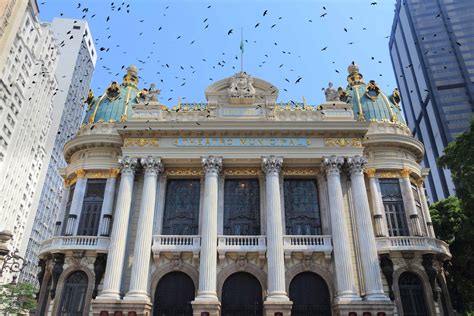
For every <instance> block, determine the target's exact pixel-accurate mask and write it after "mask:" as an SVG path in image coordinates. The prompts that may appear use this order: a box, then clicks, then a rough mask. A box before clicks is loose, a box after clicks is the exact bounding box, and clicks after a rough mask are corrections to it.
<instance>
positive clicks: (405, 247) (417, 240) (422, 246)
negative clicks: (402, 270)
mask: <svg viewBox="0 0 474 316" xmlns="http://www.w3.org/2000/svg"><path fill="white" fill-rule="evenodd" d="M376 242H377V250H378V252H382V253H383V252H390V251H421V252H424V253H435V254H441V255H444V256H446V257H451V252H450V251H449V247H448V244H446V243H445V242H444V241H442V240H439V239H436V238H431V237H414V236H400V237H378V238H376Z"/></svg>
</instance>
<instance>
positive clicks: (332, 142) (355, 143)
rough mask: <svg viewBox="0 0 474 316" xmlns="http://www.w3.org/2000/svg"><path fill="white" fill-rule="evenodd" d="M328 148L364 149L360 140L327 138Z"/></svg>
mask: <svg viewBox="0 0 474 316" xmlns="http://www.w3.org/2000/svg"><path fill="white" fill-rule="evenodd" d="M325 143H326V146H327V147H362V139H360V138H326V139H325Z"/></svg>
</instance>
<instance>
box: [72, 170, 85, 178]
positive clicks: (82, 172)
mask: <svg viewBox="0 0 474 316" xmlns="http://www.w3.org/2000/svg"><path fill="white" fill-rule="evenodd" d="M74 173H75V174H76V176H77V177H78V178H85V177H86V171H85V170H84V169H77V170H76V171H75V172H74Z"/></svg>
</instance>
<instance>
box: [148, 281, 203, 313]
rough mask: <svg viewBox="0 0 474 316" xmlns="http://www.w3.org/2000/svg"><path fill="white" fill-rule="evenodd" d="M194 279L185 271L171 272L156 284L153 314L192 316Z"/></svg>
mask: <svg viewBox="0 0 474 316" xmlns="http://www.w3.org/2000/svg"><path fill="white" fill-rule="evenodd" d="M194 296H195V288H194V283H193V280H192V279H191V278H190V277H189V276H188V275H187V274H186V273H183V272H170V273H168V274H166V275H165V276H164V277H162V278H161V279H160V281H159V282H158V285H157V286H156V292H155V300H154V302H153V315H154V316H162V315H180V316H192V315H193V308H192V306H191V301H192V300H194Z"/></svg>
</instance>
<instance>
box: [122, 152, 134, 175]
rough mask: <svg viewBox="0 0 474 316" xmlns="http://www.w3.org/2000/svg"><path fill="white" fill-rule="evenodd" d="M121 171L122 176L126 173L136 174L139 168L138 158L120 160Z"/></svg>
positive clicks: (127, 157)
mask: <svg viewBox="0 0 474 316" xmlns="http://www.w3.org/2000/svg"><path fill="white" fill-rule="evenodd" d="M119 164H120V169H121V170H122V174H125V173H132V174H133V173H134V172H135V169H136V168H137V164H138V158H137V157H129V156H125V157H120V158H119Z"/></svg>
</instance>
